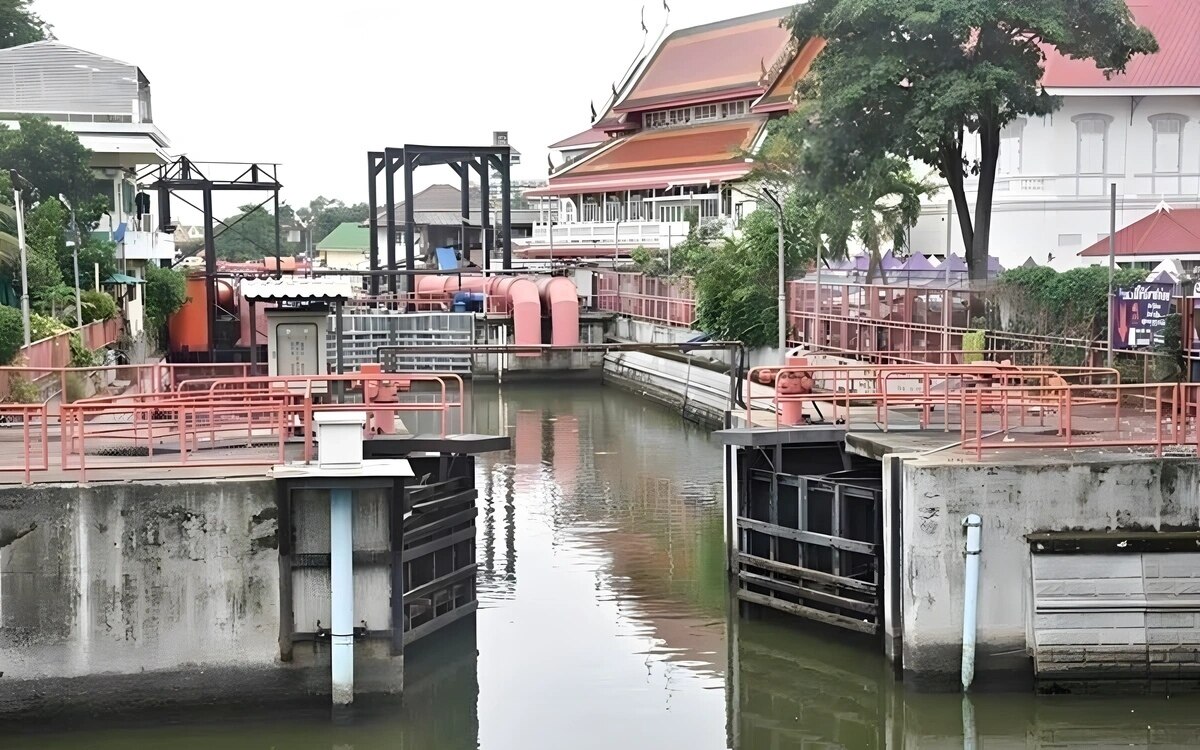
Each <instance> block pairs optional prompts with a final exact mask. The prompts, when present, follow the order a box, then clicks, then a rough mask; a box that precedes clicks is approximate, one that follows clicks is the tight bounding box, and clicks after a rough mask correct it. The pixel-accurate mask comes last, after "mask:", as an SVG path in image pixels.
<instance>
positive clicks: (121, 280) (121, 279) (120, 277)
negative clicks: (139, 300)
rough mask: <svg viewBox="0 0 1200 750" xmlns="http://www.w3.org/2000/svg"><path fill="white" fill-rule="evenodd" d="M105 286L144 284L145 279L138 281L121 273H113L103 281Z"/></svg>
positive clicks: (136, 278) (134, 277)
mask: <svg viewBox="0 0 1200 750" xmlns="http://www.w3.org/2000/svg"><path fill="white" fill-rule="evenodd" d="M104 283H105V284H145V283H146V280H145V279H139V278H138V277H136V276H128V275H126V274H123V273H114V274H113V275H112V276H109V277H108V278H107V279H105V280H104Z"/></svg>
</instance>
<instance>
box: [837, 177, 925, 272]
mask: <svg viewBox="0 0 1200 750" xmlns="http://www.w3.org/2000/svg"><path fill="white" fill-rule="evenodd" d="M935 190H936V187H935V186H934V185H932V184H931V183H928V182H925V181H923V180H918V179H917V178H916V177H914V176H913V173H912V169H910V168H909V165H908V164H907V163H906V162H905V161H904V160H902V159H899V158H897V157H893V156H888V157H884V158H882V159H878V160H876V161H875V162H874V163H872V164H871V165H870V166H869V167H868V168H867V169H866V170H864V172H863V174H862V176H861V177H860V178H858V179H857V180H854V181H853V182H850V183H847V184H845V185H844V186H842V187H841V188H838V189H836V190H834V191H831V192H830V193H828V194H827V195H826V196H825V197H824V198H823V199H822V201H821V215H822V217H823V221H824V226H825V233H826V234H827V236H828V237H829V244H830V251H831V253H832V254H833V255H835V256H837V255H841V256H844V255H845V254H846V252H847V247H846V246H847V243H848V241H849V239H850V238H851V237H854V238H856V239H857V240H858V241H859V242H861V243H862V244H863V246H864V247H865V248H866V250H867V252H868V253H869V254H870V257H871V261H870V265H869V266H868V270H867V283H868V284H869V283H871V282H872V281H874V280H875V279H876V278H879V279H882V280H883V281H884V282H885V283H886V279H884V278H883V259H882V252H883V247H884V245H885V244H889V243H890V244H891V246H892V248H893V249H900V248H903V247H904V246H905V244H906V243H907V240H908V230H909V229H910V228H912V226H913V225H914V224H916V223H917V219H919V218H920V217H921V199H922V198H923V197H925V196H927V195H929V194H931V193H933V192H934V191H935Z"/></svg>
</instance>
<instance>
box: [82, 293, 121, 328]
mask: <svg viewBox="0 0 1200 750" xmlns="http://www.w3.org/2000/svg"><path fill="white" fill-rule="evenodd" d="M79 296H80V303H81V305H82V307H83V324H84V325H87V324H88V323H95V322H96V321H98V320H112V319H113V318H115V317H117V301H116V300H114V299H113V298H112V295H111V294H109V293H108V292H97V291H94V290H89V291H86V292H83V293H82V294H80V295H79Z"/></svg>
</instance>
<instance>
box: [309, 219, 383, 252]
mask: <svg viewBox="0 0 1200 750" xmlns="http://www.w3.org/2000/svg"><path fill="white" fill-rule="evenodd" d="M370 246H371V230H370V228H368V227H364V226H362V225H361V224H358V223H357V222H353V221H348V222H344V223H342V224H338V225H337V227H336V228H335V229H334V230H333V231H332V232H330V233H329V234H328V235H326V237H325V239H323V240H321V241H320V242H318V243H317V249H318V250H362V251H364V252H365V251H366V250H367V249H368V248H370Z"/></svg>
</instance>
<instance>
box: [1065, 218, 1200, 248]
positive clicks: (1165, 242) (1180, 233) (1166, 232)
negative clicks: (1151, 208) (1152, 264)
mask: <svg viewBox="0 0 1200 750" xmlns="http://www.w3.org/2000/svg"><path fill="white" fill-rule="evenodd" d="M1080 255H1081V256H1084V257H1088V258H1102V257H1108V238H1107V237H1106V238H1104V239H1102V240H1100V241H1099V242H1097V243H1096V244H1094V245H1092V246H1091V247H1089V248H1087V249H1086V250H1084V251H1083V252H1081V253H1080ZM1116 255H1117V257H1119V258H1129V257H1133V256H1159V255H1200V208H1176V209H1167V208H1160V209H1158V210H1157V211H1155V212H1154V213H1152V214H1150V215H1149V216H1147V217H1145V218H1143V219H1140V220H1138V221H1135V222H1134V223H1132V224H1130V225H1129V226H1127V227H1125V228H1124V229H1122V230H1120V231H1119V232H1117V242H1116Z"/></svg>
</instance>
